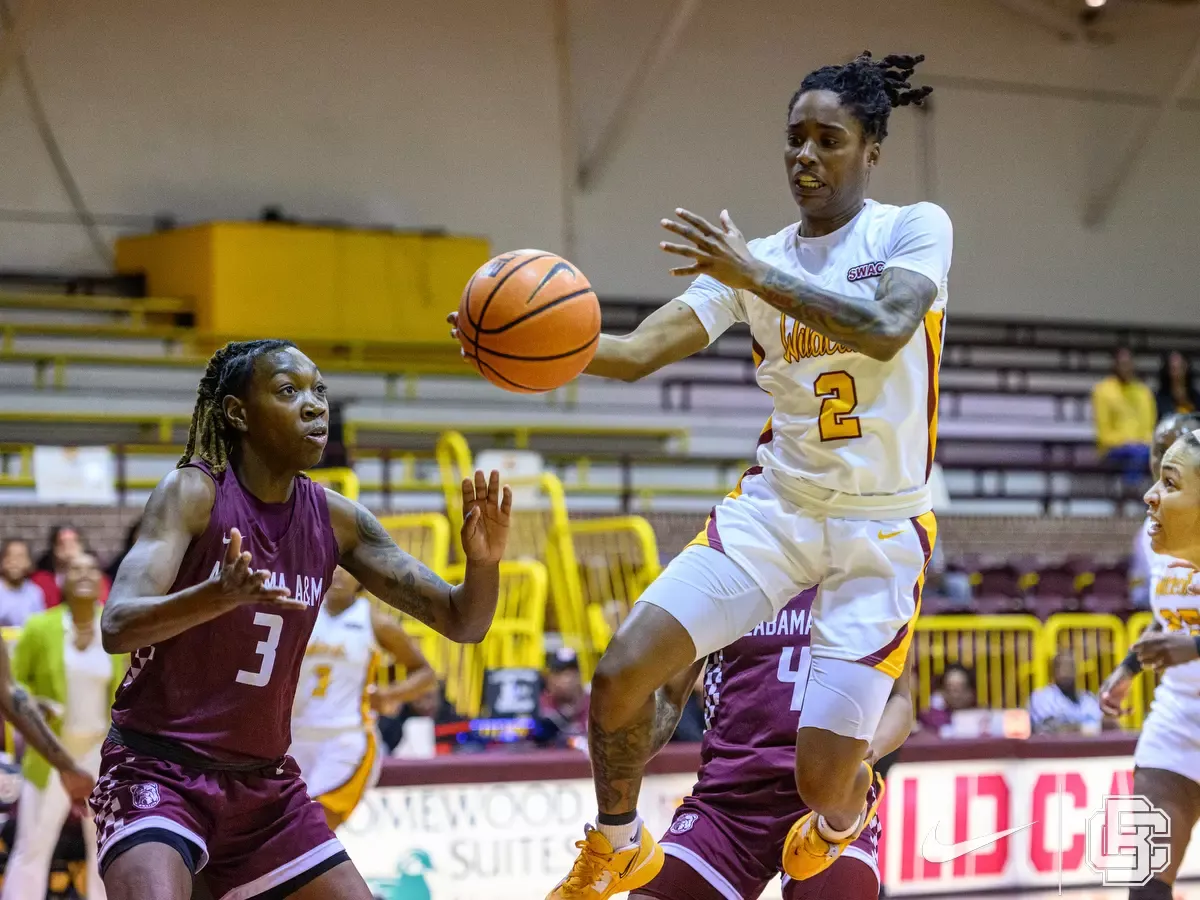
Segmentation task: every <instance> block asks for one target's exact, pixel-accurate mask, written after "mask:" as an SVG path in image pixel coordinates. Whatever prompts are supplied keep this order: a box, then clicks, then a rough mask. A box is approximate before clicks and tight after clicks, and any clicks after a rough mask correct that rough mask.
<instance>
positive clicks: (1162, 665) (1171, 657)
mask: <svg viewBox="0 0 1200 900" xmlns="http://www.w3.org/2000/svg"><path fill="white" fill-rule="evenodd" d="M1133 649H1134V652H1136V653H1137V656H1138V661H1139V662H1140V663H1141V664H1142V665H1143V666H1152V667H1153V668H1155V669H1158V670H1160V671H1161V670H1162V669H1167V668H1170V667H1171V666H1177V665H1179V664H1180V663H1186V662H1191V661H1192V660H1194V659H1200V651H1198V650H1197V648H1196V639H1195V638H1194V637H1192V635H1191V634H1189V633H1187V632H1183V633H1178V632H1163V631H1158V632H1155V633H1154V634H1147V635H1143V636H1142V637H1141V638H1140V639H1139V640H1138V642H1137V643H1136V644H1134V645H1133Z"/></svg>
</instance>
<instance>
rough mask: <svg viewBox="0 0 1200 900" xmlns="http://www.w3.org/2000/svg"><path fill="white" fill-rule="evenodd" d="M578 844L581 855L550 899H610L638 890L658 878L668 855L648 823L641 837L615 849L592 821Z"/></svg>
mask: <svg viewBox="0 0 1200 900" xmlns="http://www.w3.org/2000/svg"><path fill="white" fill-rule="evenodd" d="M575 846H576V847H578V848H579V856H577V857H576V858H575V864H574V865H573V866H571V872H570V874H569V875H567V877H566V878H564V879H563V880H562V881H560V882H559V883H558V884H557V885H556V886H555V888H554V890H552V891H551V892H550V893H549V894H547V895H546V900H584V898H586V900H608V898H609V897H611V896H612V895H613V894H623V893H625V892H626V891H636V890H637V889H638V888H640V887H645V886H646V885H647V884H649V883H650V882H651V881H653V880H654V876H655V875H657V874H658V873H659V872H660V871H661V870H662V867H663V861H664V860H665V859H666V854H664V853H663V850H662V847H660V846H659V845H658V841H656V840H654V837H653V836H652V835H651V834H650V832H649V831H648V830H647V829H646V826H645V825H643V826H642V837H641V841H640V842H639V843H637V844H634V845H633V846H632V847H626V848H625V849H624V850H614V849H613V845H612V844H610V843H609V841H608V838H606V837H605V836H604V835H603V834H601V833H600V832H599V831H598V830H596V829H595V828H593V827H592V826H591V825H587V826H585V827H584V829H583V840H582V841H578V842H576V844H575Z"/></svg>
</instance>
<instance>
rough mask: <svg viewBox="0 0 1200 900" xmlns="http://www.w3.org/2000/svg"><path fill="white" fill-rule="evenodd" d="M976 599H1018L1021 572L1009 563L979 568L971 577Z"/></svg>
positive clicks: (1020, 592)
mask: <svg viewBox="0 0 1200 900" xmlns="http://www.w3.org/2000/svg"><path fill="white" fill-rule="evenodd" d="M971 581H972V587H973V588H974V591H975V595H976V596H977V597H995V596H1000V597H1020V596H1021V594H1022V593H1023V591H1022V590H1021V572H1020V571H1019V570H1018V569H1017V567H1016V566H1014V565H1013V564H1012V563H1011V562H1003V563H999V564H992V565H989V566H985V567H981V568H980V569H979V570H978V571H977V572H976V573H975V574H974V576H973V577H972V579H971Z"/></svg>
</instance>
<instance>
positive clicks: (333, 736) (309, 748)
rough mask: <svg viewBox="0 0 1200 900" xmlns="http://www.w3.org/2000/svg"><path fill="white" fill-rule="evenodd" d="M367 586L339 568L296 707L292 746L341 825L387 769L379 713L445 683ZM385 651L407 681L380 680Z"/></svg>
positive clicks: (311, 786)
mask: <svg viewBox="0 0 1200 900" xmlns="http://www.w3.org/2000/svg"><path fill="white" fill-rule="evenodd" d="M361 590H362V585H360V584H359V583H358V582H357V581H356V580H355V579H354V576H353V575H351V574H350V573H349V572H347V571H346V570H345V569H342V568H338V569H337V570H336V571H335V572H334V574H333V583H332V584H331V585H330V587H329V591H328V593H326V594H325V599H324V602H323V603H322V604H321V609H320V611H319V612H318V613H317V622H316V625H314V626H313V632H312V636H311V637H310V638H309V641H308V649H307V650H306V651H305V653H304V664H303V667H302V668H301V671H300V684H299V686H298V687H297V688H296V701H295V705H294V706H293V707H292V746H291V749H290V750H289V751H288V752H289V754H290V755H291V756H292V758H293V759H295V760H296V763H297V765H299V766H300V772H301V774H302V775H303V776H304V783H305V784H306V785H307V786H308V793H309V796H311V797H312V798H313V799H315V800H317V801H318V802H319V803H320V804H321V805H322V806H323V807H324V808H325V820H326V821H327V822H328V823H329V827H330V828H332V829H335V830H336V829H337V827H338V826H339V825H341V824H342V823H343V822H345V821H346V819H348V818H349V817H350V814H351V813H352V812H353V811H354V807H355V806H357V805H358V802H359V801H360V800H361V799H362V797H363V794H365V793H366V791H367V790H368V789H369V788H370V787H372V786H373V785H374V784H375V781H376V779H377V778H378V776H379V766H380V762H381V759H382V754H381V753H380V743H381V742H380V740H379V737H378V735H377V734H376V733H375V712H376V711H381V712H384V713H385V714H390V713H392V712H394V711H395V709H396V708H397V707H398V706H399V705H400V704H401V703H403V702H404V701H406V700H411V699H412V698H413V697H417V696H420V695H421V694H423V693H425V692H426V691H428V690H429V689H430V688H431V687H433V685H434V684H435V683H436V682H437V678H436V676H435V675H434V672H433V669H432V668H431V667H430V665H429V663H428V661H426V659H425V657H424V656H423V655H422V654H421V651H420V650H419V649H418V648H417V646H416V645H415V644H414V643H413V641H412V639H411V638H409V637H408V635H407V634H405V633H404V629H403V628H401V627H400V623H399V622H397V621H396V620H395V619H394V618H393V617H391V616H388V615H385V614H384V613H382V612H380V611H379V610H378V609H376V608H375V606H374V604H372V603H371V601H370V599H369V598H368V597H367V596H366V595H365V594H360V592H361ZM380 651H383V652H385V653H387V654H388V655H390V656H391V657H392V658H393V659H394V660H395V661H396V664H397V665H398V666H401V667H403V669H404V671H405V678H404V680H403V681H400V682H397V683H396V684H392V685H389V686H387V687H382V688H377V687H376V685H375V674H376V671H377V668H378V666H379V663H380V659H381V653H380Z"/></svg>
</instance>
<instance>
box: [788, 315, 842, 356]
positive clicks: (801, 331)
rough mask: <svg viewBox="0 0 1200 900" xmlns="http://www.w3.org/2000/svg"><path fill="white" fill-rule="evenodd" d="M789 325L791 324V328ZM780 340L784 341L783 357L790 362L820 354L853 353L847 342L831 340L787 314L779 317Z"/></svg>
mask: <svg viewBox="0 0 1200 900" xmlns="http://www.w3.org/2000/svg"><path fill="white" fill-rule="evenodd" d="M789 325H790V326H791V327H790V328H789ZM779 340H780V341H782V342H783V358H784V359H785V360H787V361H788V362H790V363H794V362H799V361H800V360H802V359H814V358H815V357H818V356H834V355H836V354H838V353H853V352H854V351H853V350H851V349H850V348H849V347H847V346H846V345H845V344H839V343H837V341H831V340H830V339H829V338H827V337H825V335H823V334H817V332H815V331H813V330H812V329H811V328H809V327H808V326H807V325H801V324H800V323H799V322H797V321H796V320H795V319H790V318H788V317H787V316H784V315H781V316H780V317H779Z"/></svg>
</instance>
